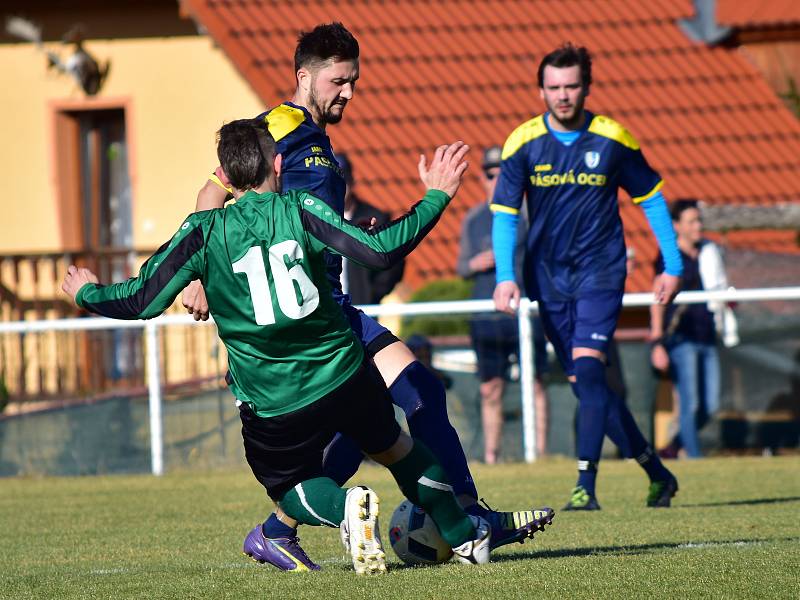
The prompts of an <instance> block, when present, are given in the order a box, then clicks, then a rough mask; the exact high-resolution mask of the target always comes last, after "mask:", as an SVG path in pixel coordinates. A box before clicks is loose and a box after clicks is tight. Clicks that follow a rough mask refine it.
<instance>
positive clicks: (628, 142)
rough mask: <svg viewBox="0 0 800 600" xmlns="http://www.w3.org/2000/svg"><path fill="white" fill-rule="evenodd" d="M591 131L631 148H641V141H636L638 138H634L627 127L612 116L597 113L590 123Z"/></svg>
mask: <svg viewBox="0 0 800 600" xmlns="http://www.w3.org/2000/svg"><path fill="white" fill-rule="evenodd" d="M589 131H590V132H591V133H595V134H597V135H602V136H603V137H606V138H609V139H611V140H614V141H615V142H619V143H620V144H622V145H623V146H625V147H626V148H630V149H631V150H638V149H639V142H637V141H636V138H634V137H633V136H632V135H631V134H630V132H629V131H628V130H627V129H625V128H624V127H623V126H622V125H620V124H619V123H617V122H616V121H615V120H614V119H612V118H610V117H605V116H603V115H595V117H594V118H593V119H592V122H591V123H590V124H589Z"/></svg>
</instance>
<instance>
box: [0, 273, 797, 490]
mask: <svg viewBox="0 0 800 600" xmlns="http://www.w3.org/2000/svg"><path fill="white" fill-rule="evenodd" d="M652 300H653V295H652V294H649V293H645V294H625V296H624V297H623V301H622V304H623V305H624V306H649V305H650V304H652ZM769 300H800V286H795V287H782V288H752V289H742V290H736V289H734V288H730V289H729V290H726V291H715V292H681V293H680V294H679V295H678V297H677V298H676V299H675V303H676V304H696V303H700V302H708V301H721V302H756V301H769ZM361 308H362V310H363V311H364V312H365V313H367V314H368V315H370V316H384V315H394V316H418V315H441V314H447V315H452V314H470V313H480V312H491V311H494V303H493V302H492V301H491V300H457V301H448V302H418V303H408V304H379V305H374V304H373V305H368V306H362V307H361ZM537 310H538V309H537V306H536V303H535V302H531V301H530V300H528V299H527V298H522V299H521V301H520V305H519V310H518V311H517V316H518V319H519V344H520V384H521V388H522V428H523V448H524V453H525V460H526V461H527V462H533V461H534V460H536V427H535V423H536V412H535V411H536V408H535V406H536V405H535V401H534V400H535V397H534V385H533V382H534V373H533V332H532V327H531V320H530V316H531V315H533V314H536V311H537ZM213 322H214V321H213V319H209V320H208V321H199V322H196V321H195V320H194V319H193V318H192V316H191V315H188V314H187V315H162V316H160V317H158V318H156V319H152V320H150V321H119V320H116V319H107V318H104V317H95V318H88V319H87V318H83V319H50V320H42V321H14V322H6V323H0V334H4V333H35V332H45V331H87V330H98V329H143V330H144V332H145V338H146V341H147V343H146V346H145V348H146V350H145V352H146V355H147V358H146V360H147V387H148V394H149V412H150V459H151V470H152V472H153V474H154V475H161V474H163V472H164V439H163V421H162V414H161V403H162V398H161V361H160V356H159V352H160V351H159V344H158V330H159V328H161V327H164V326H167V325H197V324H201V325H202V324H206V325H210V324H213Z"/></svg>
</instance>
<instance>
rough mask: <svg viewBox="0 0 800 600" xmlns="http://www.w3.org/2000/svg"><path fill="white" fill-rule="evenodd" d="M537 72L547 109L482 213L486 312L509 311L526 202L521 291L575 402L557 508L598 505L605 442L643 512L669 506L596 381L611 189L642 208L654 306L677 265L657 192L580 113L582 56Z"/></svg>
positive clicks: (664, 482) (516, 143) (627, 153)
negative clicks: (571, 473) (569, 486)
mask: <svg viewBox="0 0 800 600" xmlns="http://www.w3.org/2000/svg"><path fill="white" fill-rule="evenodd" d="M538 75H539V88H540V95H541V97H542V100H543V101H544V102H545V105H546V106H547V109H548V110H547V112H546V113H544V114H543V115H539V116H537V117H535V118H534V119H531V120H530V121H527V122H525V123H523V124H522V125H520V126H519V127H518V128H517V129H515V130H514V131H513V132H512V133H511V135H510V136H509V137H508V140H507V141H506V143H505V146H504V147H503V154H502V165H501V172H500V178H499V181H498V184H497V188H496V190H495V194H494V199H493V201H492V205H491V208H492V211H493V212H494V221H493V246H494V253H495V258H496V262H497V286H496V287H495V292H494V300H495V306H496V307H497V309H498V310H501V311H504V312H513V310H514V309H515V307H516V304H517V302H518V301H519V295H520V290H519V287H518V285H517V283H516V281H515V278H514V264H513V249H514V233H515V229H516V223H517V219H518V213H519V210H520V207H521V205H522V199H523V196H525V197H526V201H527V209H528V215H529V220H530V228H529V231H528V236H527V240H526V245H525V267H524V284H525V289H526V292H527V294H528V295H529V296H530V298H531V299H533V300H536V301H538V303H539V310H540V314H541V318H542V323H543V325H544V328H545V332H546V334H547V336H548V338H549V339H550V341H551V342H552V344H553V346H554V347H555V350H556V354H557V355H558V358H559V361H560V362H561V364H562V366H563V367H564V370H565V372H566V374H567V376H568V377H569V380H570V382H571V383H572V389H573V391H574V392H575V395H576V396H577V397H578V399H579V408H578V473H579V475H578V482H577V485H576V487H575V489H574V490H573V492H572V496H571V498H570V501H569V502H568V504H567V506H566V507H565V509H567V510H593V509H598V508H600V506H599V504H598V502H597V499H596V495H595V480H596V476H597V465H598V462H599V460H600V452H601V449H602V444H603V438H604V436H605V434H608V435H609V437H611V439H612V440H613V441H614V442H615V443H616V444H617V446H619V448H620V450H621V451H622V452H623V454H624V455H625V456H626V457H631V458H636V460H637V461H638V462H639V464H640V465H641V466H642V467H643V468H644V469H645V471H646V472H647V474H648V476H649V477H650V481H651V483H650V490H649V494H648V498H647V505H648V506H669V504H670V500H671V498H672V496H674V494H675V492H676V491H677V489H678V483H677V480H676V479H675V477H674V476H673V475H672V473H670V472H669V471H668V470H667V469H666V468H665V467H664V466H663V464H662V463H661V461H660V460H659V459H658V457H657V456H656V455H655V453H654V452H653V450H652V448H651V447H650V445H649V444H648V443H647V442H646V440H645V439H644V437H643V436H642V434H641V432H640V431H639V428H638V427H637V425H636V423H635V421H634V420H633V416H632V415H631V413H630V411H629V410H628V407H627V406H626V405H625V403H624V401H623V400H622V399H621V398H619V397H618V396H616V395H615V394H614V393H613V392H612V390H611V389H610V388H609V386H608V384H607V382H606V377H605V361H606V353H607V350H608V344H609V342H610V341H611V339H612V336H613V335H614V331H615V329H616V326H617V318H618V316H619V311H620V308H621V305H622V295H623V290H624V287H625V277H626V268H625V239H624V236H623V230H622V222H621V220H620V217H619V210H618V206H617V193H618V190H619V188H622V189H624V190H625V191H626V192H627V193H628V194H629V195H630V196H631V197H632V198H633V202H635V203H636V204H638V205H640V206H642V208H643V209H644V211H645V214H646V215H647V218H648V220H649V222H650V225H651V228H652V229H653V232H654V233H655V236H656V238H657V240H658V243H659V246H660V247H661V251H662V254H663V255H664V257H665V260H666V269H665V272H664V274H662V275H661V276H660V277H659V279H658V280H657V281H656V287H655V296H656V301H658V302H660V303H663V304H666V303H669V302H671V301H672V299H673V298H674V296H675V294H677V292H678V289H679V286H680V275H681V272H682V265H681V260H680V254H679V252H678V248H677V245H676V242H675V235H674V233H673V231H672V227H671V223H670V219H669V213H668V211H667V207H666V202H665V200H664V198H663V196H662V195H661V192H660V190H661V187H662V185H663V181H662V179H661V176H660V175H659V174H658V173H657V172H656V171H655V170H653V169H652V168H651V167H650V165H648V163H647V161H646V160H645V158H644V155H643V154H642V152H641V150H640V148H639V144H638V143H637V141H636V140H635V139H634V137H633V136H632V135H631V134H630V133H628V131H626V130H625V129H624V128H623V127H622V126H621V125H620V124H619V123H617V122H616V121H614V120H612V119H610V118H608V117H604V116H601V115H594V114H592V113H591V112H589V111H587V110H584V101H585V98H586V96H587V95H588V94H589V86H590V84H591V59H590V57H589V53H588V51H587V50H586V49H585V48H576V47H575V46H572V45H571V44H567V45H565V46H563V47H561V48H559V49H557V50H555V51H553V52H551V53H550V54H548V55H547V56H546V57H545V58H544V59H543V60H542V62H541V64H540V66H539V74H538Z"/></svg>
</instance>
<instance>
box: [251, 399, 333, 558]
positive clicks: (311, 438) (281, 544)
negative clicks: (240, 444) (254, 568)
mask: <svg viewBox="0 0 800 600" xmlns="http://www.w3.org/2000/svg"><path fill="white" fill-rule="evenodd" d="M319 408H320V405H318V404H317V403H313V404H311V405H309V406H306V407H303V408H301V409H299V410H298V411H293V412H291V413H288V414H286V415H279V416H277V417H269V418H264V417H260V416H258V415H257V414H255V412H253V410H252V409H250V408H249V406H248V405H247V404H242V405H241V406H240V407H239V412H240V417H241V421H242V437H243V440H244V449H245V458H246V459H247V462H248V464H249V465H250V468H251V469H252V471H253V474H254V475H255V477H256V479H257V480H258V481H259V482H260V483H261V484H262V485H263V486H264V487H265V488H266V490H267V494H268V495H269V497H270V498H271V499H272V500H273V501H274V502H276V503H279V502H280V500H281V499H282V498H283V497H284V495H285V494H286V493H287V492H288V491H289V490H291V489H292V488H293V487H294V486H295V485H297V484H298V483H300V482H302V481H306V480H311V479H314V478H317V477H320V476H321V475H322V473H321V464H320V463H321V457H322V449H323V448H324V447H325V446H326V445H327V443H328V442H329V441H330V439H331V438H332V437H333V431H332V430H324V429H322V428H319V427H318V428H317V429H316V430H309V429H308V425H307V423H308V422H312V423H317V424H319V423H325V421H324V420H316V421H315V419H317V415H316V413H317V412H318V409H319ZM296 525H297V523H296V521H294V515H291V514H280V516H278V515H276V514H275V513H273V514H272V515H270V516H269V518H268V519H267V520H266V521H265V522H264V523H262V524H259V525H256V527H255V528H253V530H252V531H250V533H248V535H247V537H246V538H245V541H244V546H243V552H244V553H245V554H247V555H248V556H250V557H251V558H253V560H256V561H258V562H261V563H269V564H271V565H274V566H275V567H277V568H278V569H281V570H283V571H293V572H298V571H308V570H319V568H320V567H319V565H317V564H315V563H314V562H313V561H311V560H310V559H309V558H308V556H307V555H306V553H305V552H304V551H303V549H302V547H301V546H300V543H299V540H298V538H297V530H296Z"/></svg>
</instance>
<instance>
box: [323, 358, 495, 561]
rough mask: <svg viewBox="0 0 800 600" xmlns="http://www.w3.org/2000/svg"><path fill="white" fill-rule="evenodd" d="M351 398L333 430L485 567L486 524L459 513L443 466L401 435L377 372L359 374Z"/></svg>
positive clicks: (455, 546) (351, 541)
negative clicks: (386, 472)
mask: <svg viewBox="0 0 800 600" xmlns="http://www.w3.org/2000/svg"><path fill="white" fill-rule="evenodd" d="M354 392H355V393H354V394H352V395H351V396H350V398H349V399H348V402H347V403H343V404H342V411H341V412H340V416H339V418H338V419H337V420H336V426H337V429H338V430H340V431H342V432H343V433H345V434H346V435H348V436H349V437H351V438H352V439H354V440H356V442H357V443H358V445H359V447H360V448H361V449H362V450H363V451H364V452H365V453H366V454H368V455H369V456H370V457H371V458H373V459H374V460H375V461H377V462H379V463H380V464H383V465H384V466H386V467H387V468H388V469H389V471H390V472H391V473H392V476H393V477H394V479H395V481H396V482H397V484H398V486H399V487H400V490H401V491H402V492H403V494H404V495H405V496H406V497H407V498H408V499H409V500H410V501H411V502H413V503H414V504H417V505H419V506H421V507H422V508H423V509H424V510H425V512H426V513H428V514H429V515H430V516H431V518H432V519H433V520H434V522H435V523H436V525H437V527H438V528H439V532H440V533H441V535H442V538H444V540H445V541H447V542H448V544H450V546H451V547H453V549H454V551H455V552H456V553H457V554H458V553H459V549H460V548H462V547H468V549H470V550H472V549H473V546H475V548H474V550H475V551H476V552H478V553H479V555H478V556H477V557H476V560H478V562H486V561H488V553H489V536H490V529H489V526H488V523H486V522H485V521H482V520H479V519H476V520H473V518H471V517H469V516H468V515H467V514H466V513H465V512H464V510H463V509H462V508H461V506H460V505H459V504H458V502H457V500H456V497H455V495H454V494H453V488H452V486H451V485H450V483H449V480H448V478H447V475H446V474H445V471H444V469H443V467H442V465H441V464H439V462H438V461H437V460H436V458H435V457H434V456H433V454H432V453H431V452H430V451H429V450H428V449H427V448H426V447H425V445H424V444H423V443H421V442H419V441H414V440H412V438H411V437H409V436H408V435H407V434H405V433H403V432H402V431H401V430H400V426H399V425H398V424H397V422H396V421H395V419H394V409H393V407H392V399H391V397H390V396H389V394H388V393H387V391H386V389H385V387H384V385H383V382H382V380H381V377H380V374H379V373H378V372H377V370H375V369H372V368H367V369H364V373H362V374H361V375H360V376H359V381H358V388H357V390H354ZM476 523H477V524H478V527H476ZM348 536H349V544H350V546H351V548H352V547H353V544H355V543H356V542H357V538H356V539H354V538H353V532H352V531H348ZM473 542H475V543H474V544H473ZM462 554H463V552H462Z"/></svg>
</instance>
